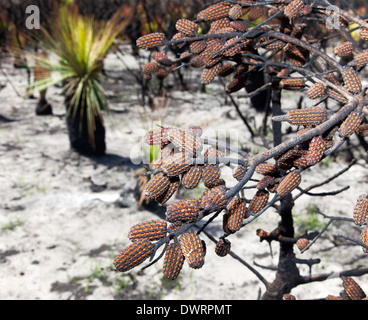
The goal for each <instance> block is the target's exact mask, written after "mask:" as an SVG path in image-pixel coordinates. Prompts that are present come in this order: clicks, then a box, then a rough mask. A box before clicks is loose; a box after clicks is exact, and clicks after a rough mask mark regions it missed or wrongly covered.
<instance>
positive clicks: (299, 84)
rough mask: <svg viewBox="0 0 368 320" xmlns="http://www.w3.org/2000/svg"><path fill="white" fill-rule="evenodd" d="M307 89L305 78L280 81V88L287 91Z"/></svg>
mask: <svg viewBox="0 0 368 320" xmlns="http://www.w3.org/2000/svg"><path fill="white" fill-rule="evenodd" d="M304 87H305V79H304V78H289V79H282V80H281V81H280V88H281V89H285V90H300V89H303V88H304Z"/></svg>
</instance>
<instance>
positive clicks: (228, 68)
mask: <svg viewBox="0 0 368 320" xmlns="http://www.w3.org/2000/svg"><path fill="white" fill-rule="evenodd" d="M234 71H235V66H234V65H233V64H231V63H228V64H225V65H224V66H222V67H221V69H220V71H219V73H218V76H219V77H222V78H225V77H227V76H229V75H231V74H232V73H234Z"/></svg>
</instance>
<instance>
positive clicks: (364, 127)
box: [355, 124, 368, 137]
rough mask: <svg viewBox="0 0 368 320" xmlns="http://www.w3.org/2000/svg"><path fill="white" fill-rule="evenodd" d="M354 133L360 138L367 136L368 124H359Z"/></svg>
mask: <svg viewBox="0 0 368 320" xmlns="http://www.w3.org/2000/svg"><path fill="white" fill-rule="evenodd" d="M355 132H356V133H357V134H358V135H360V136H362V137H366V136H368V124H361V125H360V126H359V127H358V129H356V131H355Z"/></svg>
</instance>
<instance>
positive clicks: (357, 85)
mask: <svg viewBox="0 0 368 320" xmlns="http://www.w3.org/2000/svg"><path fill="white" fill-rule="evenodd" d="M342 77H343V79H344V83H345V86H346V88H347V89H348V90H349V91H350V92H351V93H356V94H357V93H359V92H361V91H362V83H361V81H360V79H359V74H358V72H357V71H356V70H354V69H353V68H351V67H344V71H343V72H342Z"/></svg>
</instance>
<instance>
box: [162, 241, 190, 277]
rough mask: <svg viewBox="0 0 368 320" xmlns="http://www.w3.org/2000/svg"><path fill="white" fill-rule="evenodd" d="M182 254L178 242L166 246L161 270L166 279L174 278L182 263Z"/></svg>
mask: <svg viewBox="0 0 368 320" xmlns="http://www.w3.org/2000/svg"><path fill="white" fill-rule="evenodd" d="M184 260H185V258H184V255H183V253H182V251H181V248H180V245H179V244H178V243H170V244H169V245H168V246H167V249H166V252H165V258H164V266H163V272H164V276H165V277H166V279H169V280H175V279H176V278H177V277H178V275H179V273H180V271H181V269H182V267H183V264H184Z"/></svg>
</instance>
